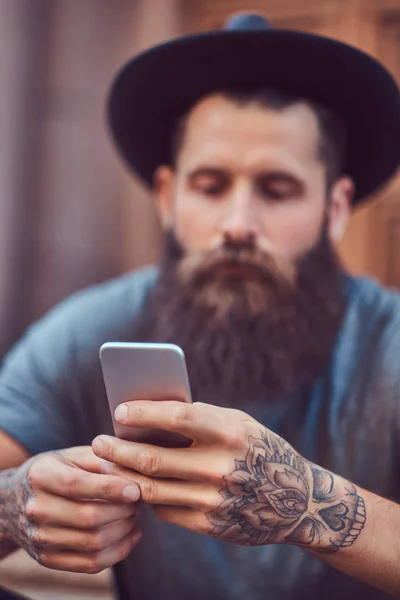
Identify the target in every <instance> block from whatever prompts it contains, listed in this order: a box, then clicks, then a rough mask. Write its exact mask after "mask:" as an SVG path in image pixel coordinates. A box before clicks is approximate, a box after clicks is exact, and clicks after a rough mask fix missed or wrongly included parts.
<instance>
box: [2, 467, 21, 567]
mask: <svg viewBox="0 0 400 600" xmlns="http://www.w3.org/2000/svg"><path fill="white" fill-rule="evenodd" d="M13 473H14V469H8V470H7V471H1V472H0V560H1V559H3V558H5V557H6V556H8V555H9V554H11V553H12V552H14V551H15V550H17V548H18V546H17V544H15V543H14V541H13V540H12V538H11V535H10V530H9V506H10V503H11V502H12V499H11V497H10V493H11V489H10V484H9V482H10V479H11V477H12V475H13Z"/></svg>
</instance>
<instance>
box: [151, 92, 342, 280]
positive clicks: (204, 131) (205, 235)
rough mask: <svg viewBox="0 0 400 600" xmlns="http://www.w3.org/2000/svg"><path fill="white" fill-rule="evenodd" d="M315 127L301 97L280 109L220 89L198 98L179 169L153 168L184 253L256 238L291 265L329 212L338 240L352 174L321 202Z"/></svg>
mask: <svg viewBox="0 0 400 600" xmlns="http://www.w3.org/2000/svg"><path fill="white" fill-rule="evenodd" d="M319 135H320V133H319V128H318V122H317V118H316V116H315V115H314V113H313V112H312V110H311V109H310V108H309V107H307V105H306V104H300V103H299V104H295V105H292V106H290V107H288V108H285V109H282V110H279V111H277V110H269V109H267V108H265V107H263V106H258V105H255V104H248V105H245V106H240V105H238V104H237V103H235V102H233V101H232V100H229V99H227V98H224V97H223V96H221V95H215V96H211V97H208V98H206V99H204V100H202V101H201V102H199V103H198V104H197V105H196V106H195V107H194V109H193V110H192V112H191V113H190V115H189V117H188V119H187V123H186V128H185V133H184V137H183V143H182V145H181V148H180V151H179V153H178V156H177V162H176V169H175V170H174V171H172V170H171V169H170V168H169V167H160V169H159V170H158V172H157V176H156V192H157V197H158V203H159V207H160V210H161V215H162V220H163V223H164V225H165V227H166V228H169V229H171V228H172V229H173V230H174V232H175V235H176V237H177V239H178V241H179V242H180V243H181V245H182V246H183V248H184V249H185V251H186V252H187V253H188V255H189V256H190V254H202V255H205V254H206V253H207V252H209V251H213V250H215V249H217V248H219V247H221V246H222V245H223V244H224V243H225V242H227V241H232V242H234V243H239V244H240V243H242V242H245V243H246V242H247V241H248V240H252V242H253V243H254V245H255V247H256V248H258V249H260V250H261V251H264V252H267V253H268V254H270V255H271V256H273V257H274V259H275V260H276V261H277V262H278V263H279V264H280V265H281V266H282V268H283V270H286V271H287V273H290V270H291V266H293V265H294V264H296V262H297V261H298V259H300V258H301V257H302V256H304V255H305V254H306V253H307V252H308V251H309V250H310V249H311V248H313V247H314V246H315V244H316V243H317V242H318V240H319V239H320V237H321V230H322V226H323V223H324V222H326V219H327V221H328V235H329V237H330V238H331V241H332V240H333V241H334V242H336V241H337V240H338V239H339V238H340V237H341V235H342V233H343V232H344V229H345V225H346V223H347V219H348V214H349V201H350V199H351V193H352V186H351V182H350V181H349V180H348V179H346V178H342V179H341V180H339V181H338V182H336V184H335V185H334V186H333V189H332V190H331V192H330V202H329V203H328V202H327V182H326V167H325V165H324V164H323V162H322V161H321V158H320V156H319V151H318V149H319ZM327 210H328V214H327ZM245 276H246V273H245V269H244V270H243V277H245Z"/></svg>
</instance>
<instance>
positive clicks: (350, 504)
mask: <svg viewBox="0 0 400 600" xmlns="http://www.w3.org/2000/svg"><path fill="white" fill-rule="evenodd" d="M308 466H309V468H310V472H311V477H309V478H308V481H309V482H310V489H309V502H308V509H307V511H306V513H305V514H304V516H303V518H302V519H301V521H300V523H298V524H297V526H296V527H295V528H294V529H293V530H292V532H291V533H290V534H289V536H288V538H287V542H288V543H294V544H297V545H299V546H302V547H306V548H309V549H310V550H313V551H314V552H318V553H324V554H332V553H335V552H338V551H339V550H341V549H343V548H348V547H349V546H352V545H353V544H354V543H355V542H356V541H357V539H358V538H359V536H360V534H361V532H362V530H363V529H364V526H365V523H366V519H367V515H366V508H365V502H364V499H363V497H362V496H361V495H360V493H359V491H358V490H357V488H356V486H355V485H354V484H353V483H351V482H350V481H348V480H346V479H344V478H343V477H340V476H339V475H335V474H333V473H331V472H330V471H328V470H326V469H323V468H322V467H319V466H318V465H315V464H313V463H308Z"/></svg>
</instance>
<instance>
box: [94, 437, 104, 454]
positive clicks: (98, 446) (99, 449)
mask: <svg viewBox="0 0 400 600" xmlns="http://www.w3.org/2000/svg"><path fill="white" fill-rule="evenodd" d="M92 448H93V451H94V453H95V454H97V456H100V458H101V457H102V456H103V454H104V444H103V442H102V441H101V439H99V438H98V439H96V440H93V443H92Z"/></svg>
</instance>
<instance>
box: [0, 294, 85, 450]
mask: <svg viewBox="0 0 400 600" xmlns="http://www.w3.org/2000/svg"><path fill="white" fill-rule="evenodd" d="M81 304H82V303H81V301H80V300H79V299H77V298H76V297H73V298H71V299H69V300H67V301H65V302H63V303H62V304H60V305H59V306H58V307H57V308H55V309H53V310H52V311H51V312H50V313H49V314H48V315H46V316H45V317H44V318H43V319H42V320H41V321H39V322H37V323H36V324H34V325H33V326H31V327H30V328H29V329H28V330H27V332H26V333H25V335H24V336H23V337H22V338H21V340H20V341H19V342H18V343H17V344H16V345H15V346H14V348H13V349H12V350H11V351H10V352H9V353H8V355H7V356H6V358H5V360H4V362H3V365H2V368H1V370H0V429H2V430H3V431H5V432H6V433H8V434H9V435H10V436H11V437H13V438H14V439H16V440H17V441H18V442H19V443H20V444H21V445H22V446H24V447H25V448H26V449H27V450H28V451H29V452H30V453H31V454H38V453H39V452H45V451H48V450H58V449H61V448H65V447H70V446H74V445H79V443H80V440H79V430H78V428H77V427H74V410H73V409H74V407H73V404H74V398H75V397H76V395H77V393H78V389H77V388H78V387H79V381H78V380H77V373H74V367H73V362H74V346H75V342H74V334H73V332H74V329H75V321H76V318H77V317H78V314H77V313H80V312H81Z"/></svg>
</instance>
